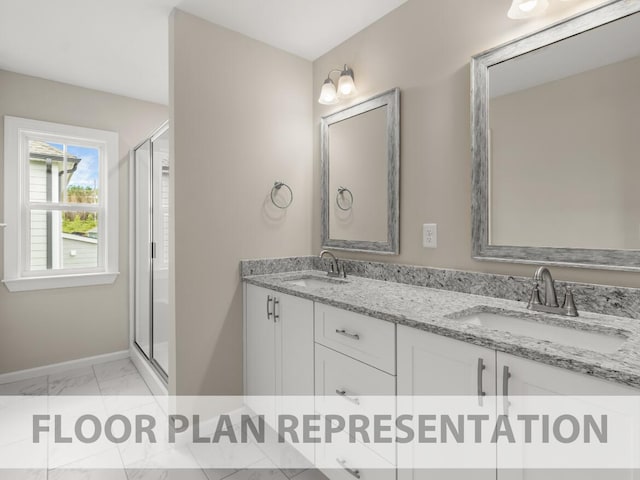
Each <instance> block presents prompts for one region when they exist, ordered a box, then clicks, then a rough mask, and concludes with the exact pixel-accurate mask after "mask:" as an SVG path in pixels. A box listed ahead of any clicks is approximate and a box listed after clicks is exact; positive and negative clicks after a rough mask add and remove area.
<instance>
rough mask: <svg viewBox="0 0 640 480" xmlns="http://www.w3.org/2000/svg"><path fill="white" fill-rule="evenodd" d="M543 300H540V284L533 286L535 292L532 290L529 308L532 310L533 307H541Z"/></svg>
mask: <svg viewBox="0 0 640 480" xmlns="http://www.w3.org/2000/svg"><path fill="white" fill-rule="evenodd" d="M541 304H542V300H540V286H539V285H538V282H536V284H535V285H534V286H533V290H531V296H530V297H529V305H527V308H529V309H531V306H532V305H541Z"/></svg>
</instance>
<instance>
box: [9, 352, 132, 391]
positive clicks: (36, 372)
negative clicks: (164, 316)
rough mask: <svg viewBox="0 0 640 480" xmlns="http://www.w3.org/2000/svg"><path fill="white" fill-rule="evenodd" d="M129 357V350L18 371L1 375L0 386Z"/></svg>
mask: <svg viewBox="0 0 640 480" xmlns="http://www.w3.org/2000/svg"><path fill="white" fill-rule="evenodd" d="M129 356H130V355H129V350H121V351H119V352H112V353H105V354H103V355H95V356H93V357H85V358H78V359H77V360H69V361H68V362H60V363H54V364H51V365H44V366H42V367H36V368H29V369H26V370H18V371H17V372H9V373H2V374H0V385H2V384H4V383H11V382H19V381H20V380H27V379H29V378H36V377H43V376H45V375H53V374H55V373H60V372H64V371H66V370H72V369H74V368H81V367H90V366H92V365H97V364H99V363H106V362H113V361H114V360H122V359H124V358H129Z"/></svg>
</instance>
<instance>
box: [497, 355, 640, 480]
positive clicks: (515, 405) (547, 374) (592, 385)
mask: <svg viewBox="0 0 640 480" xmlns="http://www.w3.org/2000/svg"><path fill="white" fill-rule="evenodd" d="M496 367H497V369H496V374H497V380H498V381H497V385H498V386H497V391H498V403H497V409H498V413H499V414H504V413H505V411H506V412H507V413H508V415H509V417H510V418H515V417H516V416H517V415H521V414H526V413H531V409H530V408H528V407H531V406H533V405H536V402H537V401H538V402H539V400H536V397H538V398H539V396H541V395H544V396H555V395H562V396H575V397H580V396H584V397H585V398H583V399H580V398H575V399H572V400H571V402H572V403H571V404H570V406H567V407H566V408H565V410H567V413H571V412H576V411H579V409H580V408H581V406H582V405H581V404H583V405H584V407H586V408H587V409H588V408H589V406H590V405H593V406H595V407H597V410H598V412H599V413H603V412H604V413H605V414H607V413H608V414H612V415H615V414H616V413H619V412H616V410H615V406H613V405H611V401H610V400H609V398H608V397H609V396H619V397H628V396H637V395H640V392H639V391H638V390H636V389H633V388H631V387H625V386H623V385H619V384H616V383H613V382H607V381H605V380H601V379H598V378H595V377H591V376H588V375H584V374H581V373H577V372H572V371H570V370H566V369H563V368H559V367H554V366H550V365H545V364H542V363H538V362H534V361H532V360H527V359H524V358H520V357H516V356H513V355H509V354H506V353H502V352H497V363H496ZM505 389H506V390H505ZM600 396H602V400H600V399H599V398H598V397H600ZM586 397H588V398H586ZM583 402H584V403H583ZM576 403H577V404H576ZM612 418H613V417H612ZM635 425H636V423H635V422H629V424H628V426H629V432H628V440H629V443H628V444H627V445H625V447H628V448H629V452H624V453H623V455H626V454H627V453H628V454H629V455H634V451H635V452H637V453H635V455H640V432H637V431H635V430H633V427H634V426H635ZM516 455H520V458H521V459H522V461H523V462H525V463H526V461H527V458H526V456H525V455H526V453H525V452H523V451H518V450H517V449H516V450H515V451H514V449H507V448H505V446H501V445H500V444H498V448H497V461H498V467H500V465H501V461H502V458H503V457H512V456H516ZM639 479H640V471H637V470H636V471H634V470H623V469H618V470H597V469H587V468H585V469H582V470H576V471H573V470H533V469H525V470H513V469H500V468H499V469H498V480H639Z"/></svg>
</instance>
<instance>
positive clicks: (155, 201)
mask: <svg viewBox="0 0 640 480" xmlns="http://www.w3.org/2000/svg"><path fill="white" fill-rule="evenodd" d="M133 162H134V164H133V175H134V189H135V191H134V217H135V218H134V223H135V227H134V235H135V238H134V245H135V248H134V253H135V261H134V268H135V282H134V283H135V295H134V297H135V298H134V303H135V305H134V313H135V327H134V335H135V338H134V341H135V343H136V345H137V346H138V348H139V349H140V350H141V351H142V353H144V355H145V356H146V357H147V359H148V360H149V362H150V363H151V364H152V365H153V366H154V368H155V369H156V370H157V371H158V372H159V373H160V375H161V376H162V377H163V378H164V379H165V380H166V379H167V372H168V371H169V131H168V125H167V124H165V125H163V126H162V127H161V128H160V129H158V130H157V131H156V132H155V133H154V134H153V135H152V136H151V137H150V138H149V139H148V140H146V141H144V142H143V143H141V144H140V145H139V146H138V147H137V148H135V149H134V152H133Z"/></svg>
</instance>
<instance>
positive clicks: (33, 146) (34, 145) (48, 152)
mask: <svg viewBox="0 0 640 480" xmlns="http://www.w3.org/2000/svg"><path fill="white" fill-rule="evenodd" d="M63 157H64V152H63V151H62V150H60V149H58V148H55V147H52V146H51V145H49V144H48V143H46V142H41V141H39V140H30V141H29V158H31V159H32V160H46V159H47V158H50V159H51V160H58V161H62V159H63ZM80 160H82V159H81V158H79V157H76V156H75V155H69V154H67V162H73V163H79V162H80Z"/></svg>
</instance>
